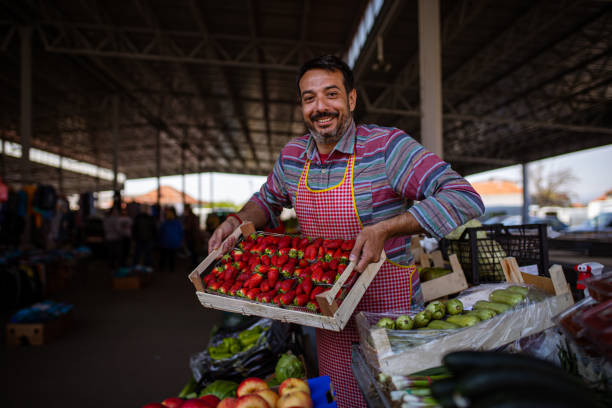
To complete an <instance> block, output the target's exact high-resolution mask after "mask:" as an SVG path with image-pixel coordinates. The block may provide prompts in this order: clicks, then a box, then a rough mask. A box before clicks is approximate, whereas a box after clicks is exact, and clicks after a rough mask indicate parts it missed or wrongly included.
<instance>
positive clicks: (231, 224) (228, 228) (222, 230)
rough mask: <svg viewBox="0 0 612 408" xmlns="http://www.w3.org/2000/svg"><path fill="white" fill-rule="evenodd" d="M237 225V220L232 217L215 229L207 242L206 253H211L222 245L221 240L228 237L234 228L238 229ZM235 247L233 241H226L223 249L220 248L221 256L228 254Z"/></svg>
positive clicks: (234, 241)
mask: <svg viewBox="0 0 612 408" xmlns="http://www.w3.org/2000/svg"><path fill="white" fill-rule="evenodd" d="M238 226H239V223H238V220H237V219H236V218H234V217H228V218H226V219H225V221H223V222H222V223H221V225H219V226H218V227H217V229H216V230H215V232H213V234H212V236H211V237H210V240H209V241H208V253H211V252H212V251H214V250H215V249H217V248H219V247H220V246H221V244H222V243H223V240H224V239H225V238H226V237H227V236H228V235H230V234H231V233H232V232H234V230H235V229H236V228H238ZM234 245H236V240H235V239H228V240H227V242H226V243H225V245H224V246H223V248H221V253H220V255H219V257H221V255H223V254H224V253H226V252H228V251H229V250H230V249H231V248H233V247H234Z"/></svg>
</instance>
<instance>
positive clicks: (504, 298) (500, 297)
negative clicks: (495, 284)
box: [489, 290, 525, 306]
mask: <svg viewBox="0 0 612 408" xmlns="http://www.w3.org/2000/svg"><path fill="white" fill-rule="evenodd" d="M524 299H525V295H522V294H520V293H518V292H512V291H507V290H494V291H493V292H491V294H490V295H489V300H490V301H491V302H497V303H505V304H507V305H510V306H515V305H517V304H519V303H521V302H522V301H523V300H524Z"/></svg>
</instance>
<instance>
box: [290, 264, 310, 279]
mask: <svg viewBox="0 0 612 408" xmlns="http://www.w3.org/2000/svg"><path fill="white" fill-rule="evenodd" d="M293 277H295V278H297V279H298V281H300V282H301V281H302V280H303V279H304V278H310V267H308V266H307V267H306V268H295V270H294V271H293Z"/></svg>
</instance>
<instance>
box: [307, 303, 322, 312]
mask: <svg viewBox="0 0 612 408" xmlns="http://www.w3.org/2000/svg"><path fill="white" fill-rule="evenodd" d="M306 309H308V310H310V311H311V312H318V311H319V304H318V303H315V302H308V303H307V304H306Z"/></svg>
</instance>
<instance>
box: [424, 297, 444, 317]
mask: <svg viewBox="0 0 612 408" xmlns="http://www.w3.org/2000/svg"><path fill="white" fill-rule="evenodd" d="M425 310H428V311H429V312H430V313H431V318H432V319H436V320H440V319H442V318H443V317H444V315H445V314H446V305H445V304H444V303H442V302H440V301H439V300H434V301H433V302H431V303H430V304H428V305H427V307H426V308H425Z"/></svg>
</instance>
